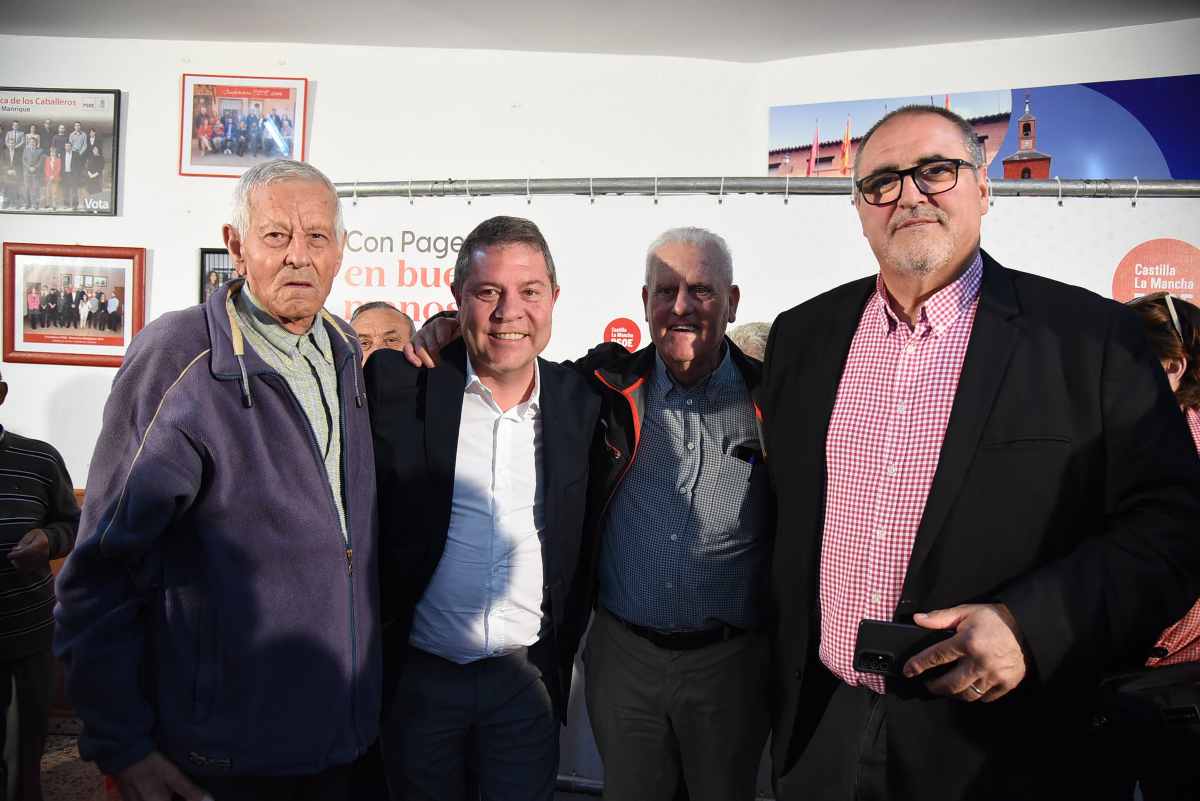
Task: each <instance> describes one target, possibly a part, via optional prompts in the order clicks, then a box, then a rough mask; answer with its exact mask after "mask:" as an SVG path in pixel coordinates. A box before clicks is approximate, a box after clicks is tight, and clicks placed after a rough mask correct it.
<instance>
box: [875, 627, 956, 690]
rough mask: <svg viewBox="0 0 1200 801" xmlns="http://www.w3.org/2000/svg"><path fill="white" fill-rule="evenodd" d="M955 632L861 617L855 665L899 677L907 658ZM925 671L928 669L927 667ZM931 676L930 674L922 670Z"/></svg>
mask: <svg viewBox="0 0 1200 801" xmlns="http://www.w3.org/2000/svg"><path fill="white" fill-rule="evenodd" d="M953 636H954V629H926V628H921V627H920V626H918V625H916V624H915V623H892V622H890V621H886V620H860V621H859V622H858V640H857V641H856V642H855V644H854V669H855V670H857V671H858V672H860V673H876V674H878V675H880V676H889V677H891V678H901V677H902V674H901V671H902V670H903V669H904V665H905V663H906V662H908V660H909V659H911V658H912V657H914V656H916V655H917V654H919V653H920V652H921V651H924V650H925V649H926V648H928V647H929V646H931V645H936V644H937V643H939V642H941V641H942V640H946V639H949V638H950V637H953ZM926 673H929V671H927V672H926ZM922 677H923V678H932V674H931V673H930V674H929V675H926V674H922Z"/></svg>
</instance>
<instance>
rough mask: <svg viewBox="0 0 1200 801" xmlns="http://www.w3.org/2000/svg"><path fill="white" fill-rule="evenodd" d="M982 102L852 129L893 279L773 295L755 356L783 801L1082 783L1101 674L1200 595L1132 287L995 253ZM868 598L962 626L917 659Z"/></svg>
mask: <svg viewBox="0 0 1200 801" xmlns="http://www.w3.org/2000/svg"><path fill="white" fill-rule="evenodd" d="M983 165H984V159H983V157H982V153H981V152H980V148H979V144H978V140H977V139H976V137H975V134H974V131H973V129H972V128H971V126H970V125H969V124H968V123H965V122H964V121H963V120H962V119H961V118H959V117H957V115H954V114H952V113H950V112H948V111H943V110H941V109H936V108H926V107H921V108H917V107H909V108H905V109H900V110H898V111H896V112H893V113H892V114H890V115H888V116H887V117H885V118H884V119H883V120H881V121H880V123H878V124H877V125H876V126H875V127H874V128H873V129H872V130H871V131H870V132H868V134H867V135H866V136H865V137H864V139H863V141H862V142H861V144H860V146H859V149H858V152H857V155H856V164H855V178H856V184H855V203H856V206H857V209H858V213H859V217H860V220H861V222H862V227H863V233H864V236H866V238H867V240H868V241H869V243H870V245H871V248H872V250H873V251H874V253H875V255H876V257H877V259H878V262H879V275H878V276H871V277H869V278H865V279H862V280H859V281H855V282H853V283H850V284H846V285H844V286H841V287H839V288H837V289H834V290H832V291H831V292H828V293H826V294H824V295H821V296H819V297H817V298H814V299H812V300H810V301H808V302H807V303H804V304H801V305H800V306H797V307H796V308H794V309H792V310H790V311H788V312H785V313H784V314H783V315H781V316H780V318H779V319H778V321H777V322H776V324H775V326H774V329H773V331H772V334H771V338H770V343H769V345H768V349H767V354H766V369H765V373H764V382H763V395H762V407H763V412H764V415H765V425H766V434H765V436H766V452H767V459H768V465H769V467H770V470H771V475H772V479H773V481H774V483H775V487H776V491H777V496H778V499H779V514H778V529H777V535H776V539H775V550H774V554H773V563H772V594H773V598H774V606H775V611H776V616H777V630H776V634H775V638H774V645H775V665H774V667H775V676H774V691H775V693H776V698H775V701H776V702H775V704H774V709H775V721H774V722H775V729H774V741H773V743H774V745H773V756H774V771H775V777H776V785H777V790H778V793H779V798H780V799H782V800H783V801H791V800H792V799H799V798H803V799H805V800H806V801H808V800H809V799H813V800H814V801H815V800H817V799H826V798H828V799H847V800H848V799H857V798H881V799H888V798H895V799H908V798H914V799H922V801H925V800H927V799H942V798H944V799H960V798H961V799H977V798H1004V799H1030V798H1049V797H1057V798H1068V797H1070V798H1075V797H1090V796H1088V795H1087V792H1088V791H1087V790H1086V789H1084V788H1087V786H1088V779H1089V775H1090V774H1092V773H1093V771H1094V769H1095V767H1096V766H1095V765H1094V764H1089V762H1088V737H1087V733H1088V729H1089V725H1090V723H1091V715H1090V709H1089V696H1090V694H1091V693H1092V692H1093V691H1094V689H1095V686H1096V683H1097V680H1098V677H1099V676H1100V674H1101V673H1102V672H1104V671H1106V670H1111V669H1113V668H1114V667H1117V666H1121V665H1135V664H1140V663H1141V662H1143V661H1144V659H1145V656H1146V653H1147V652H1148V649H1149V648H1150V647H1151V646H1152V645H1153V644H1154V640H1155V636H1156V635H1157V634H1158V632H1160V631H1161V630H1162V628H1163V627H1164V626H1166V625H1168V624H1169V623H1171V622H1172V621H1174V620H1176V619H1178V617H1179V616H1180V615H1182V614H1183V612H1184V611H1185V610H1186V609H1187V608H1188V606H1189V605H1190V604H1191V603H1193V602H1194V601H1195V598H1196V596H1197V594H1198V593H1200V536H1198V533H1200V532H1198V528H1197V527H1198V521H1200V462H1198V461H1197V459H1196V456H1195V454H1194V453H1192V452H1191V449H1190V442H1189V438H1188V436H1187V432H1186V431H1185V430H1184V421H1183V418H1182V416H1181V415H1180V414H1179V410H1178V408H1177V407H1176V406H1175V403H1174V401H1173V400H1172V398H1171V395H1170V392H1169V390H1168V387H1167V384H1166V382H1165V380H1164V379H1163V375H1162V370H1161V368H1160V367H1159V365H1158V364H1157V363H1156V362H1155V361H1154V359H1153V357H1152V356H1151V355H1150V353H1149V351H1148V349H1147V346H1146V344H1145V342H1144V341H1143V336H1142V334H1141V332H1140V330H1139V329H1138V327H1137V322H1136V320H1134V319H1133V318H1132V316H1131V315H1129V314H1128V312H1127V310H1125V309H1123V308H1122V307H1121V306H1120V305H1119V304H1116V303H1113V302H1111V301H1108V300H1104V299H1101V298H1099V297H1097V296H1095V295H1093V294H1091V293H1089V292H1086V291H1084V290H1081V289H1078V288H1075V287H1070V286H1066V285H1063V284H1059V283H1056V282H1053V281H1050V280H1047V279H1043V278H1039V277H1037V276H1033V275H1028V274H1025V273H1019V272H1016V271H1013V270H1009V269H1006V268H1004V267H1002V266H1001V265H999V264H998V263H996V261H995V260H994V259H992V258H991V257H990V256H988V255H987V254H986V253H984V252H982V251H981V250H980V249H979V230H980V219H981V217H982V215H983V214H984V213H986V211H987V208H988V187H987V183H986V178H985V175H984V169H985V167H984V166H983ZM862 618H876V619H884V620H893V621H895V622H901V623H914V622H915V623H916V624H918V625H919V626H922V627H924V628H928V629H952V630H954V631H955V633H954V634H953V636H952V637H951V638H950V639H948V640H946V641H944V642H942V643H940V644H937V645H934V646H932V647H929V648H927V649H925V650H924V651H921V652H920V653H918V654H916V655H915V656H913V657H912V659H911V660H909V661H908V662H907V663H906V664H905V665H904V666H903V673H904V676H903V677H899V678H894V679H893V678H887V679H883V678H881V677H878V676H874V675H869V674H866V673H862V672H859V671H858V670H856V669H855V668H854V666H853V662H852V659H853V650H854V645H855V638H856V629H857V623H858V621H859V620H860V619H862Z"/></svg>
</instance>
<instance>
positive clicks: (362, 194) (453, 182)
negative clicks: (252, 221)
mask: <svg viewBox="0 0 1200 801" xmlns="http://www.w3.org/2000/svg"><path fill="white" fill-rule="evenodd" d="M335 186H336V187H337V192H338V195H340V196H341V197H349V198H368V197H407V198H410V199H415V198H419V197H421V198H426V197H461V198H464V199H469V198H472V197H481V196H496V195H506V196H516V197H521V196H524V197H529V198H532V197H533V196H534V195H581V196H584V197H596V196H601V195H644V196H647V197H658V196H664V197H665V196H668V195H716V196H718V197H720V196H723V195H783V196H785V197H787V196H790V195H848V194H850V179H849V178H786V177H785V178H752V177H742V178H498V179H497V178H488V179H474V178H472V179H466V180H462V179H453V178H447V179H445V180H413V181H354V182H349V183H347V182H343V183H337V184H335ZM991 186H992V195H993V196H995V197H1064V198H1067V197H1072V198H1079V197H1083V198H1157V197H1164V198H1180V197H1200V181H1173V180H1163V181H1141V180H1138V179H1137V178H1102V179H1077V178H1072V179H1063V180H1062V181H1058V180H1050V181H1028V180H1025V181H1005V180H993V181H991Z"/></svg>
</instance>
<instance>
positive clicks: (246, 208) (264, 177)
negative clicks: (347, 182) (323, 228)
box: [229, 159, 346, 240]
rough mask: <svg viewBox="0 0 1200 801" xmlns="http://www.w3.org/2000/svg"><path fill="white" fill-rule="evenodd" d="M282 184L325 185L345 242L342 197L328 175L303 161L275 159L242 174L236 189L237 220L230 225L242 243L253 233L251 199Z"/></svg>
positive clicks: (339, 230)
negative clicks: (265, 188) (268, 186)
mask: <svg viewBox="0 0 1200 801" xmlns="http://www.w3.org/2000/svg"><path fill="white" fill-rule="evenodd" d="M280 181H315V182H317V183H319V184H324V185H325V188H326V189H328V190H329V194H330V195H331V196H332V197H333V205H334V209H335V210H336V211H335V214H336V216H335V217H334V232H335V233H336V234H337V238H338V239H339V240H340V239H341V238H342V236H343V234H345V233H346V227H345V225H344V224H343V222H342V200H341V198H339V197H338V194H337V189H336V188H335V187H334V185H333V181H330V180H329V179H328V178H327V177H326V176H325V173H323V172H321V171H320V170H318V169H317V168H316V167H314V166H312V165H311V164H305V163H304V162H303V161H292V160H291V159H272V160H271V161H264V162H263V163H261V164H255V165H254V166H253V167H251V168H250V169H248V170H246V171H245V172H244V173H242V177H241V179H240V180H239V181H238V182H237V186H236V187H234V190H233V216H232V218H231V219H230V221H229V223H230V225H232V226H233V228H234V230H236V231H237V232H238V238H239V239H245V238H246V236H247V234H249V232H250V198H252V197H253V196H254V191H255V190H256V189H259V188H260V187H264V186H267V185H268V184H274V183H279V182H280Z"/></svg>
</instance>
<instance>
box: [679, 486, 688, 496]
mask: <svg viewBox="0 0 1200 801" xmlns="http://www.w3.org/2000/svg"><path fill="white" fill-rule="evenodd" d="M679 494H680V495H687V487H680V488H679Z"/></svg>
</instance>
